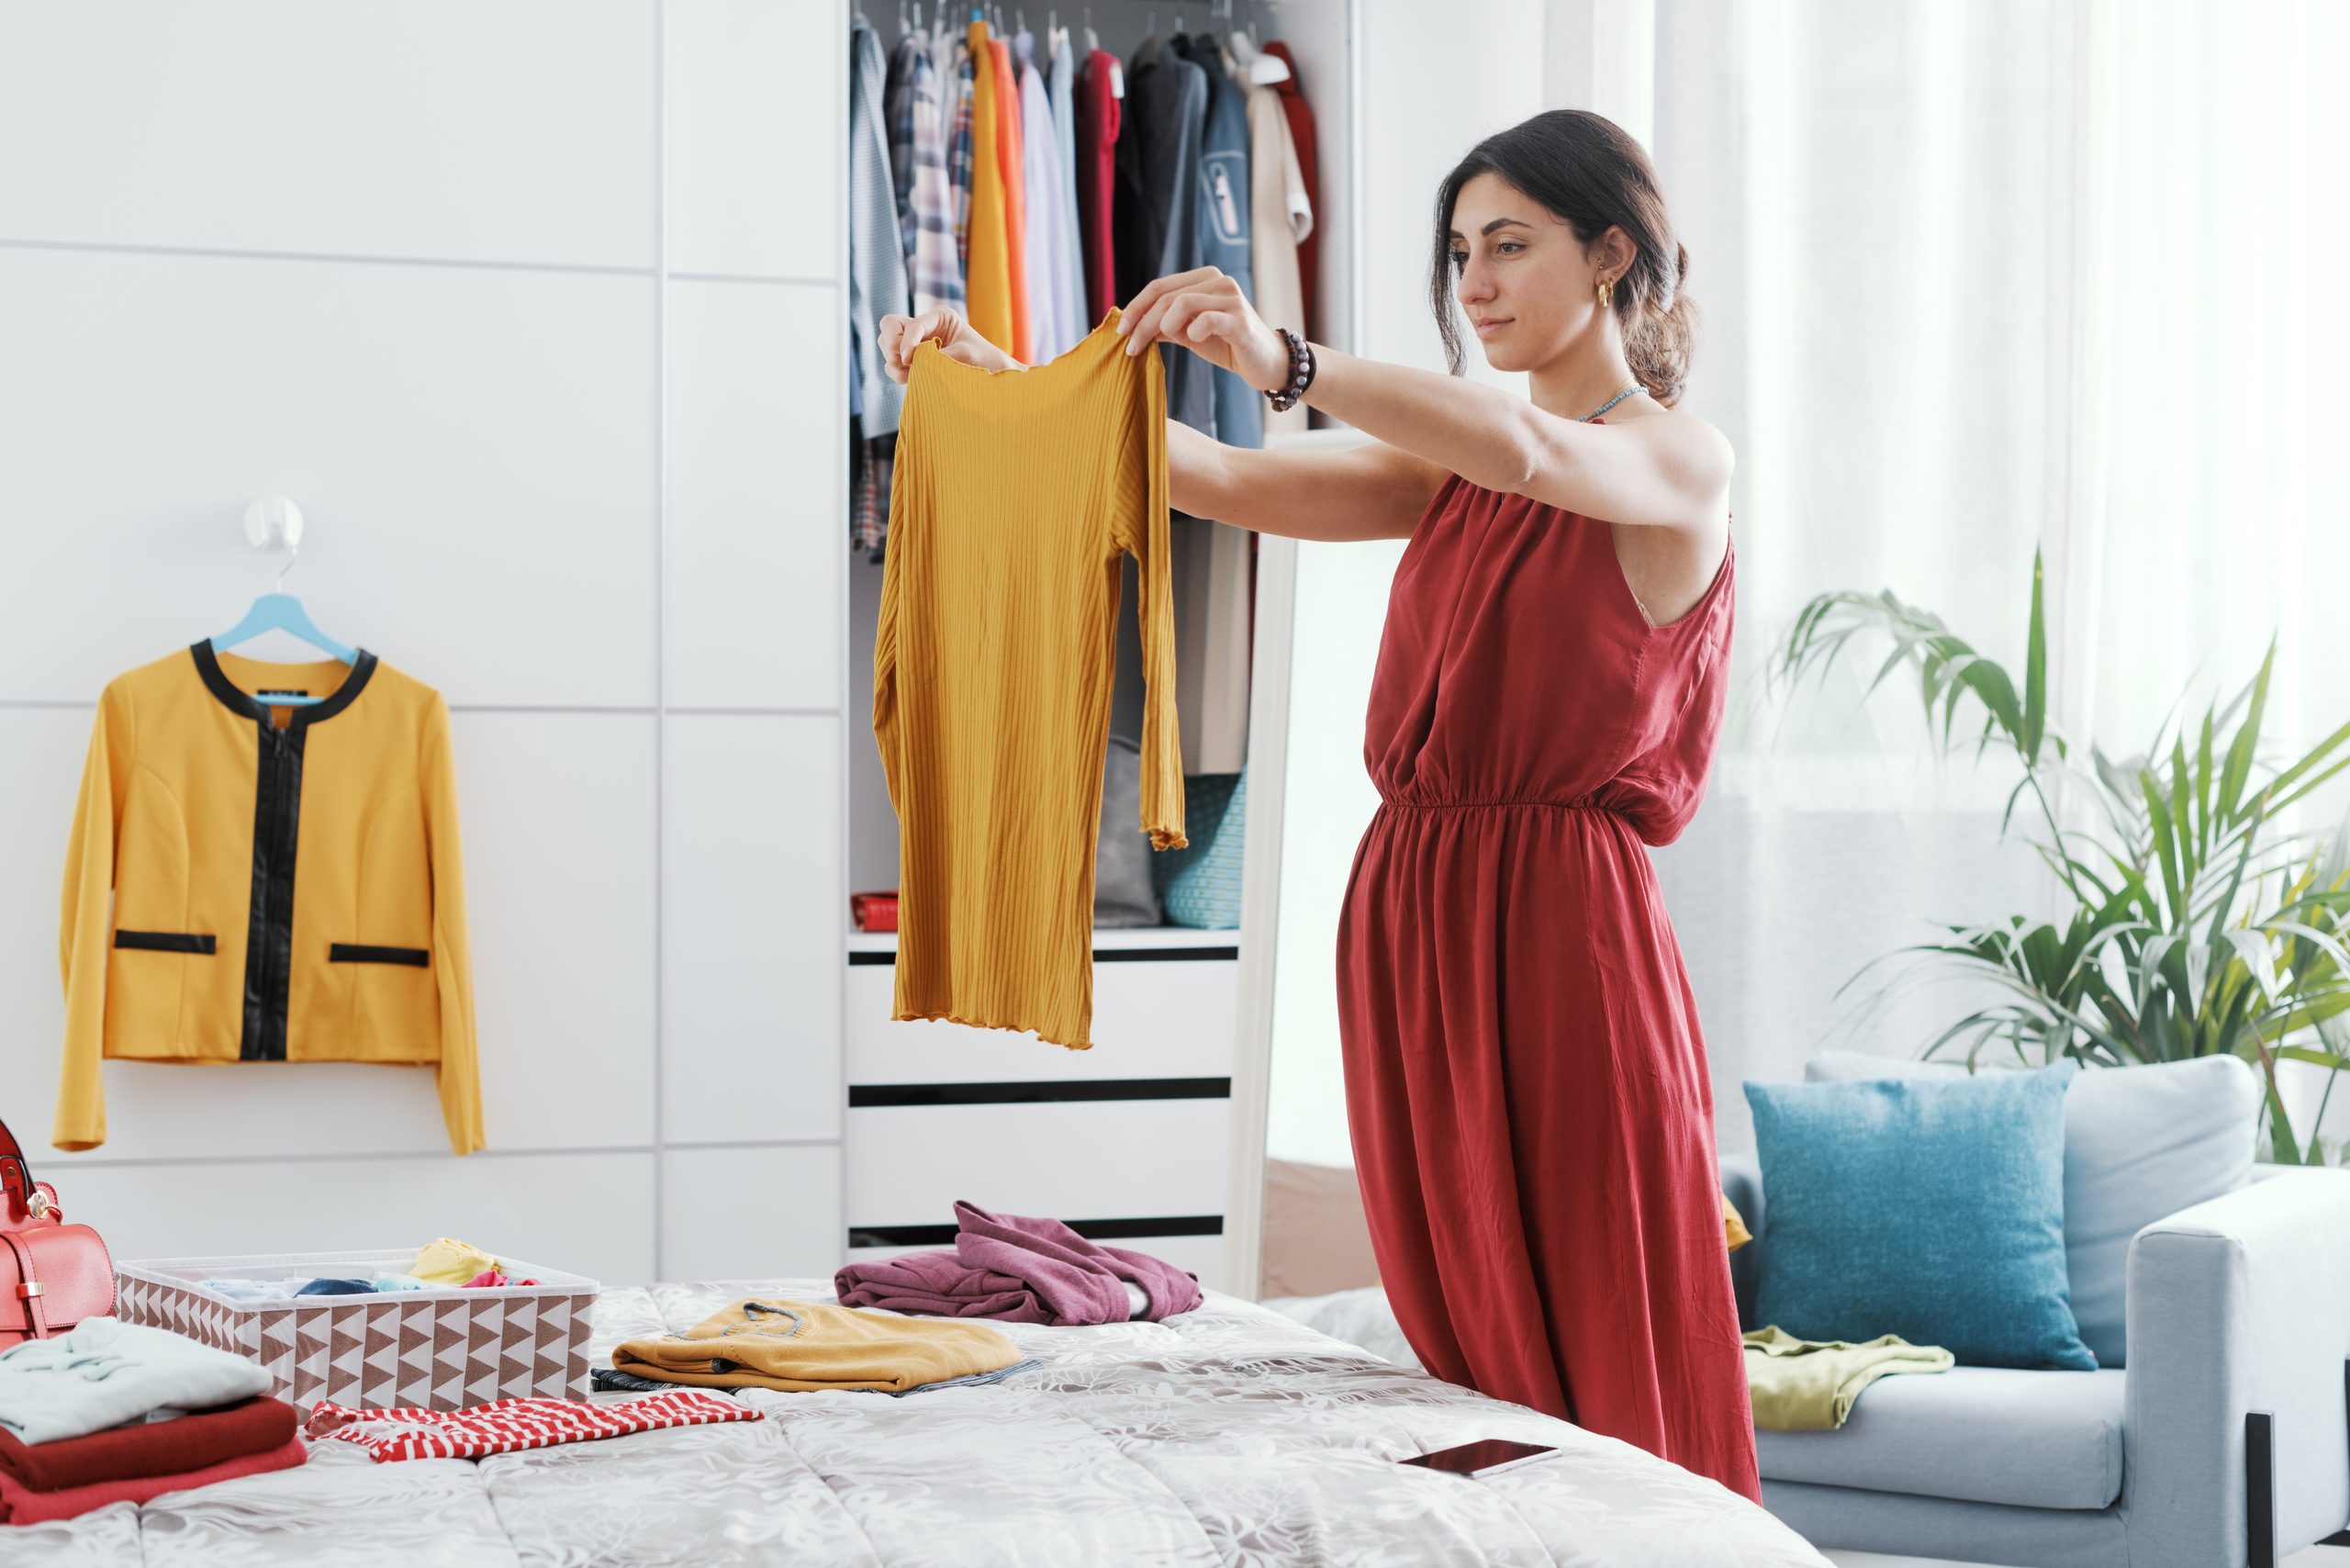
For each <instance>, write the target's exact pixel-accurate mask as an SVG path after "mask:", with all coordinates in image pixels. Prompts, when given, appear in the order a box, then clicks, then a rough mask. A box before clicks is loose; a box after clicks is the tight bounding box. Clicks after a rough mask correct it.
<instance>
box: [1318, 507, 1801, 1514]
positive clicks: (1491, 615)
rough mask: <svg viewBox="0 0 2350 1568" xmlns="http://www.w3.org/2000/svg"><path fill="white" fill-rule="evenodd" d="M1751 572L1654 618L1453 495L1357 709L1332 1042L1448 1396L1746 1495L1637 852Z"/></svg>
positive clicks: (1403, 582) (1676, 1034) (1491, 512)
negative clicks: (1672, 1466)
mask: <svg viewBox="0 0 2350 1568" xmlns="http://www.w3.org/2000/svg"><path fill="white" fill-rule="evenodd" d="M1735 556H1736V553H1735V548H1734V547H1733V548H1731V549H1729V550H1726V551H1725V552H1724V554H1723V558H1722V564H1721V566H1720V567H1719V568H1718V572H1717V575H1716V577H1715V578H1714V581H1713V583H1712V585H1711V586H1710V587H1709V588H1707V590H1706V593H1705V597H1704V598H1703V599H1700V600H1699V601H1698V603H1697V605H1696V607H1695V609H1693V610H1690V611H1689V612H1688V614H1686V615H1685V616H1684V617H1682V618H1681V619H1679V620H1677V621H1674V622H1670V623H1669V624H1667V625H1664V626H1662V627H1658V626H1652V625H1651V623H1650V622H1649V619H1648V617H1647V615H1646V613H1645V612H1644V611H1643V610H1641V608H1640V606H1639V601H1638V600H1637V599H1634V598H1633V596H1632V592H1631V588H1630V587H1629V585H1628V584H1627V583H1626V581H1625V579H1624V574H1623V568H1622V566H1620V565H1619V564H1618V563H1617V558H1616V547H1615V543H1614V541H1613V539H1612V538H1611V537H1610V534H1609V530H1608V526H1607V524H1606V523H1605V522H1602V521H1595V520H1594V519H1591V518H1586V517H1582V516H1578V515H1576V514H1574V513H1572V512H1567V511H1562V510H1560V509H1558V508H1556V507H1551V506H1546V505H1544V504H1542V503H1540V502H1539V501H1534V500H1529V499H1528V498H1526V497H1524V496H1517V495H1508V494H1503V493H1499V492H1496V491H1493V490H1487V489H1483V488H1480V487H1477V486H1474V485H1472V484H1469V483H1468V482H1466V481H1465V480H1462V479H1460V477H1458V476H1455V477H1452V478H1449V479H1448V480H1446V482H1445V484H1444V487H1442V488H1441V489H1439V490H1438V492H1437V495H1436V498H1435V499H1434V500H1433V501H1431V502H1430V503H1429V505H1428V510H1427V514H1426V515H1425V516H1423V517H1422V518H1421V520H1420V523H1419V526H1418V527H1417V528H1416V530H1415V531H1414V532H1413V534H1412V540H1411V543H1410V544H1409V545H1408V546H1407V547H1406V548H1405V550H1404V557H1403V560H1402V562H1401V564H1400V565H1399V566H1397V568H1396V572H1395V581H1394V587H1393V590H1392V591H1391V594H1390V596H1389V600H1388V609H1387V622H1386V630H1385V633H1384V634H1383V636H1382V640H1381V644H1380V650H1379V665H1378V670H1377V674H1376V675H1375V676H1374V677H1373V679H1372V683H1371V711H1370V719H1369V722H1368V724H1367V725H1366V726H1365V734H1364V737H1363V760H1364V762H1365V763H1366V764H1367V765H1368V767H1370V769H1371V779H1372V781H1373V782H1374V783H1376V784H1377V785H1378V787H1379V793H1380V797H1381V802H1382V803H1381V805H1380V807H1379V810H1378V812H1377V814H1376V815H1375V816H1374V817H1373V818H1372V819H1371V827H1370V829H1369V830H1368V831H1367V832H1366V833H1365V834H1363V839H1362V843H1361V845H1360V847H1359V848H1358V849H1357V851H1356V853H1355V859H1354V868H1353V871H1352V873H1351V875H1350V876H1349V877H1348V883H1347V893H1346V902H1345V905H1344V908H1343V910H1342V911H1341V913H1340V917H1339V924H1338V948H1337V957H1338V1021H1339V1033H1340V1038H1341V1041H1342V1044H1343V1048H1344V1053H1345V1066H1346V1083H1347V1110H1348V1120H1349V1123H1350V1127H1351V1135H1352V1138H1353V1143H1354V1152H1355V1162H1356V1170H1357V1175H1358V1178H1359V1180H1360V1183H1361V1186H1362V1195H1363V1201H1364V1205H1365V1208H1366V1209H1367V1211H1368V1214H1369V1218H1370V1222H1371V1243H1372V1251H1373V1253H1374V1255H1375V1256H1376V1258H1377V1260H1378V1262H1379V1267H1380V1273H1381V1275H1382V1281H1383V1282H1384V1283H1385V1285H1386V1288H1387V1293H1388V1295H1389V1296H1390V1298H1391V1299H1392V1300H1393V1303H1394V1307H1395V1316H1396V1317H1397V1319H1398V1320H1399V1321H1400V1324H1401V1326H1402V1327H1403V1330H1404V1338H1406V1339H1407V1340H1408V1341H1409V1342H1410V1344H1411V1346H1412V1349H1413V1350H1414V1351H1415V1352H1416V1354H1417V1355H1418V1356H1419V1358H1420V1360H1421V1361H1422V1362H1423V1363H1425V1364H1426V1365H1427V1369H1428V1371H1429V1372H1433V1373H1434V1374H1436V1375H1437V1376H1438V1377H1441V1378H1443V1379H1445V1380H1446V1381H1448V1382H1450V1383H1460V1384H1464V1385H1467V1386H1469V1387H1472V1388H1475V1389H1477V1390H1479V1391H1480V1392H1482V1393H1484V1394H1491V1395H1493V1396H1494V1397H1495V1398H1499V1399H1506V1400H1510V1401H1513V1402H1515V1403H1517V1404H1520V1405H1527V1406H1532V1407H1534V1408H1535V1409H1538V1410H1541V1411H1544V1412H1547V1413H1548V1414H1550V1415H1553V1416H1558V1417H1564V1418H1565V1419H1567V1420H1571V1421H1572V1422H1574V1423H1575V1424H1576V1425H1578V1426H1581V1427H1583V1428H1586V1429H1587V1430H1590V1431H1595V1432H1599V1433H1603V1434H1605V1435H1606V1436H1608V1437H1613V1438H1620V1439H1623V1440H1624V1441H1626V1442H1628V1443H1632V1444H1634V1445H1636V1446H1638V1447H1639V1448H1643V1449H1646V1450H1649V1451H1650V1452H1651V1453H1654V1454H1658V1455H1661V1456H1662V1457H1663V1458H1665V1459H1668V1460H1671V1461H1672V1462H1674V1463H1676V1464H1679V1465H1681V1466H1683V1467H1684V1468H1685V1469H1688V1470H1692V1471H1695V1472H1696V1473H1698V1474H1700V1475H1707V1476H1711V1477H1712V1478H1713V1479H1714V1480H1716V1481H1718V1482H1720V1483H1721V1484H1723V1485H1725V1486H1727V1487H1729V1489H1730V1490H1731V1491H1733V1492H1737V1493H1740V1494H1741V1495H1745V1496H1747V1497H1750V1498H1752V1499H1754V1500H1755V1501H1757V1502H1760V1501H1761V1500H1762V1486H1761V1483H1760V1481H1759V1479H1758V1478H1757V1476H1756V1473H1755V1462H1754V1428H1753V1419H1752V1413H1751V1406H1750V1404H1749V1400H1748V1394H1747V1386H1746V1368H1745V1361H1744V1352H1743V1350H1742V1349H1741V1347H1740V1338H1739V1324H1738V1305H1737V1300H1736V1297H1735V1295H1734V1294H1733V1292H1732V1289H1731V1285H1730V1275H1729V1249H1728V1246H1727V1243H1726V1241H1725V1239H1724V1237H1723V1227H1722V1200H1721V1186H1720V1175H1719V1170H1718V1163H1717V1158H1716V1154H1715V1148H1714V1101H1713V1087H1712V1081H1711V1080H1710V1078H1709V1077H1708V1076H1707V1067H1706V1054H1705V1046H1704V1041H1703V1038H1702V1036H1701V1035H1700V1033H1699V1031H1698V1026H1697V1010H1696V1003H1695V998H1694V997H1693V995H1692V994H1691V992H1690V989H1689V981H1688V976H1687V972H1686V971H1685V970H1684V968H1683V966H1682V958H1681V949H1680V946H1679V944H1678V943H1677V942H1676V941H1675V939H1674V937H1673V925H1672V922H1671V921H1670V920H1669V919H1668V918H1667V916H1666V914H1665V909H1664V902H1663V900H1662V896H1661V895H1660V893H1659V891H1658V889H1657V884H1656V879H1655V875H1654V871H1653V868H1651V864H1650V860H1649V854H1648V851H1647V849H1646V848H1644V847H1643V846H1644V845H1662V844H1670V843H1671V842H1673V839H1675V838H1676V837H1678V836H1679V835H1680V834H1681V832H1682V830H1683V829H1684V828H1685V827H1686V826H1688V824H1689V821H1690V819H1691V817H1693V816H1694V815H1695V813H1696V810H1697V803H1698V801H1699V800H1700V799H1701V798H1702V796H1703V795H1704V792H1705V785H1706V778H1707V771H1708V768H1709V766H1710V764H1711V761H1712V757H1713V751H1714V744H1715V741H1716V738H1717V737H1718V734H1719V733H1720V728H1721V719H1722V711H1723V707H1724V702H1725V699H1726V696H1727V692H1728V675H1729V642H1730V622H1731V605H1732V599H1733V598H1734V594H1733V590H1732V587H1731V581H1732V576H1733V573H1734V570H1735V565H1736V558H1735Z"/></svg>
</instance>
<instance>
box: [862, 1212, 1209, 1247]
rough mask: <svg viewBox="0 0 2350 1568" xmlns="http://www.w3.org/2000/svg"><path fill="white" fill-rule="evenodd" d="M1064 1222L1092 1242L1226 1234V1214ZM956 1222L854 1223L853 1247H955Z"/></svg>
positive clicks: (957, 1232) (960, 1228)
mask: <svg viewBox="0 0 2350 1568" xmlns="http://www.w3.org/2000/svg"><path fill="white" fill-rule="evenodd" d="M1062 1223H1064V1224H1065V1225H1067V1226H1069V1228H1070V1229H1071V1230H1073V1231H1075V1232H1077V1233H1078V1235H1080V1236H1082V1237H1083V1238H1085V1239H1086V1240H1088V1241H1137V1240H1147V1239H1148V1238H1153V1237H1160V1236H1222V1235H1223V1234H1224V1216H1223V1215H1173V1216H1171V1217H1159V1218H1147V1219H1072V1220H1065V1221H1063V1222H1062ZM961 1230H962V1227H961V1226H956V1225H876V1226H850V1227H849V1233H848V1244H849V1245H850V1246H851V1247H952V1246H954V1245H955V1238H956V1237H957V1235H958V1234H960V1233H961Z"/></svg>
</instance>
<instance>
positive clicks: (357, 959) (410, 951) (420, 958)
mask: <svg viewBox="0 0 2350 1568" xmlns="http://www.w3.org/2000/svg"><path fill="white" fill-rule="evenodd" d="M327 961H328V962H329V963H330V964H407V965H408V966H409V967H410V968H412V969H431V967H432V954H431V951H429V950H428V949H426V948H423V947H371V946H367V944H365V943H364V942H337V943H334V944H333V945H332V946H329V947H328V949H327Z"/></svg>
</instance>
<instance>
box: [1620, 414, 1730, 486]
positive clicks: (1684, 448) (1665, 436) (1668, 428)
mask: <svg viewBox="0 0 2350 1568" xmlns="http://www.w3.org/2000/svg"><path fill="white" fill-rule="evenodd" d="M1639 405H1640V406H1639V408H1638V409H1635V410H1633V411H1631V412H1628V413H1627V414H1625V415H1624V416H1623V418H1621V419H1617V417H1616V416H1615V415H1613V414H1611V415H1608V416H1607V417H1606V423H1608V424H1611V425H1617V426H1619V427H1633V428H1637V429H1638V431H1639V434H1640V435H1641V436H1643V437H1645V438H1647V439H1648V440H1651V441H1652V442H1655V443H1656V447H1655V448H1654V449H1652V450H1655V451H1656V452H1658V453H1659V454H1660V455H1661V456H1662V458H1663V460H1664V462H1665V465H1666V467H1667V469H1668V470H1669V471H1670V472H1671V473H1673V476H1675V479H1676V481H1677V482H1678V483H1679V484H1680V485H1683V486H1685V487H1687V490H1688V492H1689V493H1690V496H1691V498H1692V502H1693V504H1695V505H1698V506H1701V507H1704V506H1707V505H1708V503H1710V502H1711V501H1713V500H1716V499H1719V498H1722V497H1726V496H1727V495H1729V482H1730V475H1731V474H1732V473H1733V472H1734V471H1735V470H1736V469H1737V467H1738V454H1737V451H1736V450H1735V449H1734V448H1732V447H1731V445H1730V443H1729V436H1727V435H1725V434H1723V433H1722V431H1721V430H1720V428H1719V427H1718V426H1717V425H1715V424H1714V423H1713V422H1712V421H1711V420H1707V419H1706V418H1705V417H1703V416H1702V415H1699V414H1695V413H1693V412H1691V411H1690V410H1688V409H1674V408H1667V407H1665V406H1664V405H1663V404H1662V403H1659V402H1656V401H1655V400H1653V399H1652V398H1645V397H1644V398H1639Z"/></svg>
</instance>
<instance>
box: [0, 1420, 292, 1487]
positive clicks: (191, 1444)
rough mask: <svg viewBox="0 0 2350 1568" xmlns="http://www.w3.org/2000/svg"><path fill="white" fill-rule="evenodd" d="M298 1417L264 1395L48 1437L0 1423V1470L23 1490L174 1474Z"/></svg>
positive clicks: (267, 1435) (236, 1450)
mask: <svg viewBox="0 0 2350 1568" xmlns="http://www.w3.org/2000/svg"><path fill="white" fill-rule="evenodd" d="M296 1425H297V1417H296V1416H295V1414H294V1406H291V1405H288V1404H286V1403H285V1401H284V1400H283V1399H267V1398H263V1399H241V1400H239V1401H238V1402H237V1403H236V1404H234V1405H222V1406H217V1407H215V1408H213V1409H210V1410H196V1411H192V1412H190V1413H189V1414H187V1415H185V1416H179V1417H173V1419H171V1420H169V1421H149V1422H145V1423H143V1424H141V1425H140V1426H136V1427H111V1428H107V1429H106V1430H105V1431H103V1432H92V1433H91V1434H90V1435H89V1436H87V1437H84V1438H61V1439H58V1440H57V1441H55V1442H50V1443H28V1442H24V1441H21V1440H19V1439H17V1436H16V1434H15V1433H13V1432H10V1431H7V1430H6V1429H5V1428H0V1475H8V1476H13V1477H14V1478H15V1479H16V1480H17V1482H19V1483H20V1484H22V1485H23V1486H24V1487H25V1489H26V1490H27V1491H30V1492H54V1491H56V1490H57V1489H58V1488H60V1487H62V1486H94V1485H98V1484H103V1483H105V1482H108V1481H136V1480H139V1479H140V1478H141V1477H144V1476H149V1475H178V1474H181V1473H185V1472H186V1471H190V1470H201V1469H203V1468H204V1467H205V1466H206V1465H207V1464H218V1463H219V1462H221V1461H223V1460H229V1459H241V1458H243V1457H244V1456H245V1455H247V1454H250V1453H265V1452H267V1451H268V1450H271V1449H274V1448H276V1447H278V1446H280V1445H281V1444H283V1443H284V1442H285V1439H288V1438H290V1437H292V1436H293V1435H294V1429H295V1427H296Z"/></svg>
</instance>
